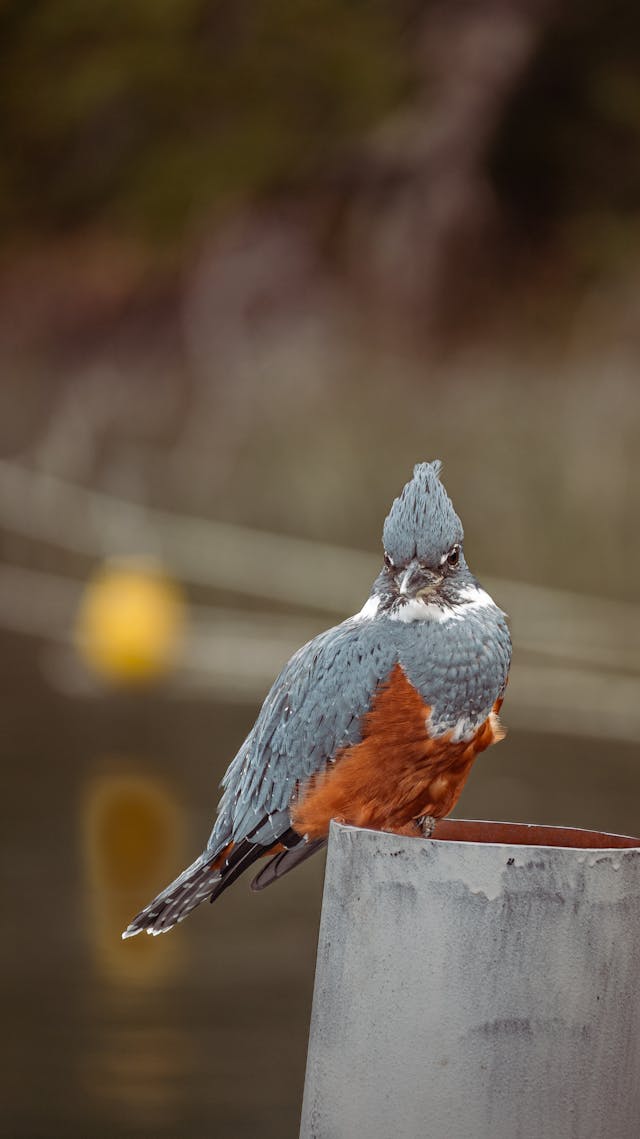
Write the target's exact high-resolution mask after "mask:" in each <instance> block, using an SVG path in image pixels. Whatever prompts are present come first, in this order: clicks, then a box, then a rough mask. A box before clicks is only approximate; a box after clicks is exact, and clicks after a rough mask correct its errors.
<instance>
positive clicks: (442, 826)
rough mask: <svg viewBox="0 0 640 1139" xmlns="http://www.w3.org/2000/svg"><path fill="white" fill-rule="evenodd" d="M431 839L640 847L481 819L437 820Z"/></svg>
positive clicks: (590, 834)
mask: <svg viewBox="0 0 640 1139" xmlns="http://www.w3.org/2000/svg"><path fill="white" fill-rule="evenodd" d="M433 838H435V839H438V840H440V841H442V842H484V843H489V842H492V843H501V844H504V845H506V846H557V847H566V848H569V849H571V848H574V849H578V850H628V849H631V848H633V847H640V838H631V837H630V836H628V835H620V834H607V833H606V832H604V831H587V830H581V829H579V828H577V827H546V826H536V825H535V824H532V823H496V822H488V821H484V820H481V819H439V820H438V822H437V823H436V829H435V832H434V834H433Z"/></svg>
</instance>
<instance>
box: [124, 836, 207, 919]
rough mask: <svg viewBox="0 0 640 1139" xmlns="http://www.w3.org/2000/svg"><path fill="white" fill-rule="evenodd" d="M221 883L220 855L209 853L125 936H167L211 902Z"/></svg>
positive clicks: (143, 913)
mask: <svg viewBox="0 0 640 1139" xmlns="http://www.w3.org/2000/svg"><path fill="white" fill-rule="evenodd" d="M221 881H222V873H221V870H220V852H215V853H214V852H213V851H209V850H205V851H204V852H203V853H202V854H201V855H200V857H199V858H196V860H195V862H192V864H191V866H187V869H186V870H183V871H182V874H180V875H179V877H178V878H176V880H175V882H172V883H171V885H170V886H167V888H166V889H165V890H163V891H162V893H161V894H158V896H157V898H154V900H153V901H152V902H150V903H149V905H148V906H145V908H144V909H143V910H141V911H140V913H139V914H137V915H136V917H135V918H134V919H133V921H132V922H131V924H130V925H128V926H127V928H126V929H125V931H124V933H123V935H122V936H123V937H135V935H136V933H141V932H142V930H143V929H144V930H146V931H147V933H154V934H155V933H166V931H167V930H168V929H171V927H172V926H173V925H175V924H176V922H179V921H182V920H183V918H186V916H187V914H189V913H191V910H195V908H196V906H199V905H200V902H204V901H205V899H206V898H210V897H211V895H212V894H214V893H215V892H216V888H217V887H219V886H220V884H221Z"/></svg>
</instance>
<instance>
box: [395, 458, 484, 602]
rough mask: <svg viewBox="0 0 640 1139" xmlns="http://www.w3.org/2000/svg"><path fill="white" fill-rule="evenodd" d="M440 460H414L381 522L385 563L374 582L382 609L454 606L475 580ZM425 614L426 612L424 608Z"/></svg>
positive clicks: (460, 524)
mask: <svg viewBox="0 0 640 1139" xmlns="http://www.w3.org/2000/svg"><path fill="white" fill-rule="evenodd" d="M440 469H441V463H440V462H439V460H437V459H436V460H435V461H434V462H433V463H418V464H417V465H416V466H415V467H414V471H413V478H412V479H411V481H410V482H408V483H407V485H406V486H405V488H404V490H403V491H402V494H401V495H400V496H399V498H396V499H395V501H394V503H393V505H392V507H391V510H390V511H389V514H388V515H387V518H386V520H385V523H384V529H383V532H382V539H383V543H384V566H383V569H382V571H381V573H380V575H379V576H378V578H377V579H376V582H375V584H374V595H375V596H376V597H377V598H378V600H379V607H380V611H381V612H387V613H390V615H392V616H398V617H400V618H401V619H407V620H410V619H413V618H414V617H415V618H419V617H420V616H421V608H420V607H421V606H426V605H441V606H451V605H455V604H456V601H457V600H459V598H460V595H461V591H462V590H464V589H465V588H467V589H468V588H469V586H470V585H471V584H472V583H473V582H474V578H473V577H472V576H471V574H470V572H469V569H468V568H467V564H466V562H465V560H464V555H463V552H462V540H463V537H464V533H463V529H462V523H461V522H460V519H459V518H458V515H457V514H456V512H455V510H454V509H453V505H452V503H451V499H450V498H449V496H448V494H447V492H446V490H445V489H444V487H443V485H442V483H441V482H440ZM425 615H426V611H425Z"/></svg>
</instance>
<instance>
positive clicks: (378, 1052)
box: [301, 824, 640, 1139]
mask: <svg viewBox="0 0 640 1139" xmlns="http://www.w3.org/2000/svg"><path fill="white" fill-rule="evenodd" d="M638 1136H640V849H638V848H634V849H626V850H624V849H620V850H606V849H604V850H603V849H599V850H592V851H590V850H588V849H586V850H585V849H572V850H569V849H562V848H561V849H557V848H552V847H547V846H535V847H534V846H520V845H517V846H516V845H514V846H509V845H505V844H495V843H475V842H474V843H464V842H449V841H447V842H439V841H427V840H419V839H409V838H406V839H405V838H398V837H396V836H394V835H391V834H381V833H378V832H374V831H364V830H356V829H354V828H350V827H343V826H339V825H336V824H332V832H331V840H330V844H329V857H328V861H327V872H326V882H325V892H324V901H323V910H322V922H321V927H320V940H319V949H318V962H317V972H316V986H315V993H314V1002H313V1015H312V1024H311V1035H310V1044H309V1057H308V1064H307V1078H306V1085H305V1096H304V1104H303V1112H302V1129H301V1137H302V1139H360V1137H367V1139H419V1137H420V1139H609V1137H611V1139H614V1137H615V1139H638Z"/></svg>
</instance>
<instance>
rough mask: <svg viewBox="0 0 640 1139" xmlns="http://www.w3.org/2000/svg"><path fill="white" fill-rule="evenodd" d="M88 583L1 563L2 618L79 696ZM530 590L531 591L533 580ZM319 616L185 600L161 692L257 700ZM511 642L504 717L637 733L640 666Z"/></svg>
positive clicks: (57, 680)
mask: <svg viewBox="0 0 640 1139" xmlns="http://www.w3.org/2000/svg"><path fill="white" fill-rule="evenodd" d="M84 588H85V586H84V584H83V583H80V582H76V581H74V580H72V579H69V578H62V577H54V576H53V575H51V574H44V573H40V572H36V571H34V570H25V569H21V568H17V567H10V566H0V627H2V628H4V629H7V630H10V631H13V632H15V633H21V634H25V635H32V636H35V637H37V638H39V639H42V640H45V641H46V642H48V652H47V654H45V657H44V666H45V670H46V673H47V676H48V679H49V680H50V682H51V683H52V685H54V686H56V687H57V688H59V689H62V690H63V691H65V692H67V693H70V694H73V695H76V696H82V695H91V694H95V693H96V692H97V691H99V686H98V682H97V681H96V680H94V679H93V678H92V677H91V675H90V674H89V673H88V672H87V671H86V670H85V669H83V667H82V666H81V663H80V660H79V659H78V657H77V655H76V653H75V652H74V650H73V641H74V635H73V630H74V625H75V620H76V615H77V612H78V608H79V606H80V605H81V602H82V597H83V591H84ZM550 592H551V591H550ZM532 596H533V599H534V600H536V598H537V591H536V590H533V591H532ZM537 600H538V601H540V599H539V598H538V599H537ZM580 600H582V599H580ZM629 608H630V609H631V608H632V607H629ZM635 616H636V617H637V614H636V615H635ZM513 623H514V625H515V624H516V622H515V620H514V622H513ZM324 624H325V622H323V621H322V619H313V618H309V617H306V618H305V617H294V616H289V615H283V614H274V613H261V612H257V611H255V612H254V611H252V612H246V611H243V610H240V609H230V608H225V607H215V606H203V605H199V606H191V608H190V610H189V615H188V621H187V625H186V629H185V635H184V638H183V641H182V644H181V649H180V653H179V656H178V658H177V660H176V669H175V672H174V673H173V674H172V675H171V678H170V684H169V685H168V686H167V688H166V694H167V697H169V696H173V697H175V698H180V697H187V698H188V697H194V696H195V697H199V698H205V697H209V698H210V699H218V700H225V701H235V702H241V703H254V702H255V703H259V702H260V701H261V700H262V699H263V698H264V696H265V694H266V692H267V690H268V688H269V686H270V685H271V683H272V682H273V680H274V678H275V676H276V675H277V673H278V672H279V670H280V668H281V667H282V665H283V664H284V663H285V662H286V661H287V660H288V659H289V657H290V656H291V655H292V653H293V652H295V650H296V649H297V648H299V646H300V645H301V644H303V643H304V642H305V641H307V640H309V639H310V638H311V637H313V636H315V634H316V633H318V632H319V631H320V630H321V629H322V628H323V626H324ZM563 635H566V630H565V633H564V634H563ZM515 643H516V653H515V660H514V665H513V668H512V671H511V678H510V683H509V693H508V714H507V717H506V719H507V721H508V723H509V724H511V725H513V726H514V727H522V728H525V729H527V730H530V731H537V732H557V733H563V734H566V735H572V736H590V737H595V738H601V739H615V740H619V741H623V742H631V743H638V742H640V701H638V698H637V696H638V685H639V680H640V671H635V672H633V671H630V670H627V671H622V670H620V669H617V670H613V669H610V668H608V667H606V665H603V664H601V665H598V663H597V662H598V657H599V656H601V655H602V654H595V655H594V654H592V655H591V656H589V655H588V645H589V638H588V637H586V636H585V638H584V644H583V645H582V646H579V645H578V646H576V644H575V643H574V645H573V648H574V650H575V651H576V652H577V654H578V655H577V656H575V657H574V658H573V660H572V659H571V657H570V654H569V653H568V646H567V644H566V643H564V642H562V641H559V642H558V644H556V645H555V646H553V648H554V652H552V653H543V652H541V651H540V650H539V649H536V650H533V651H531V650H529V649H527V647H526V645H524V644H522V643H521V640H520V638H519V636H518V634H517V633H516V634H515ZM544 643H545V644H548V643H549V642H548V640H547V639H545V640H544ZM563 657H566V659H564V660H563Z"/></svg>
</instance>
